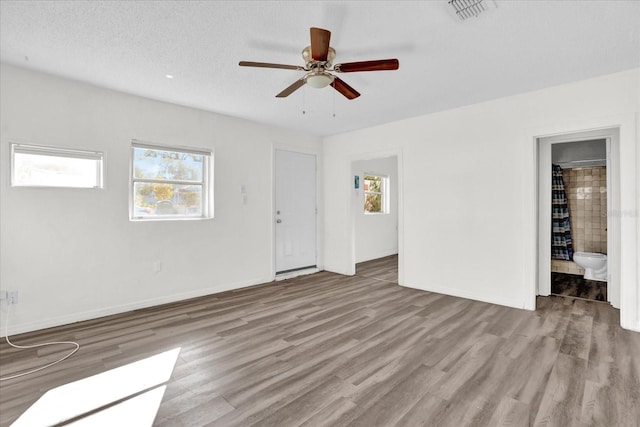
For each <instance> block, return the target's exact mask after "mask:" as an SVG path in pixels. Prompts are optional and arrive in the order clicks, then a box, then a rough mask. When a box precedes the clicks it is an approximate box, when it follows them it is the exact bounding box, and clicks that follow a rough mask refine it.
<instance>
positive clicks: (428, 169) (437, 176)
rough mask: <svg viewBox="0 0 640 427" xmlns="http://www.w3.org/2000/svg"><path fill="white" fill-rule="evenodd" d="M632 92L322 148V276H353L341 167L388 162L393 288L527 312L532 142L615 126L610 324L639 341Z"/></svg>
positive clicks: (437, 122)
mask: <svg viewBox="0 0 640 427" xmlns="http://www.w3.org/2000/svg"><path fill="white" fill-rule="evenodd" d="M639 87H640V70H639V69H635V70H630V71H626V72H622V73H616V74H611V75H607V76H602V77H599V78H595V79H590V80H585V81H580V82H574V83H570V84H565V85H561V86H557V87H552V88H548V89H544V90H540V91H535V92H530V93H525V94H521V95H517V96H512V97H508V98H502V99H498V100H494V101H490V102H485V103H482V104H476V105H471V106H467V107H463V108H458V109H454V110H449V111H445V112H441V113H436V114H430V115H425V116H420V117H416V118H412V119H407V120H403V121H398V122H394V123H389V124H385V125H381V126H377V127H374V128H369V129H364V130H361V131H356V132H351V133H347V134H342V135H336V136H332V137H329V138H326V139H325V141H324V145H323V149H324V161H325V171H324V177H325V189H326V190H325V199H324V203H325V259H324V261H325V268H326V269H327V270H330V271H335V272H339V273H343V274H352V267H351V265H350V263H351V259H352V250H353V248H352V247H351V246H350V245H351V244H352V243H351V242H345V241H344V239H342V238H341V236H345V235H347V236H348V235H350V233H351V228H352V222H351V221H350V217H349V215H348V211H349V209H348V207H349V203H350V190H349V188H348V186H349V183H350V182H351V181H350V179H349V175H350V159H353V158H358V157H359V156H364V155H367V154H368V153H372V152H377V151H384V150H395V151H398V152H401V153H402V159H403V161H402V168H401V172H400V173H401V174H402V176H401V177H400V180H401V181H402V183H403V185H402V187H403V194H402V201H401V215H402V216H401V217H400V218H399V222H400V224H401V228H400V233H401V235H400V242H401V247H400V253H401V254H402V257H403V262H402V263H401V264H400V268H401V270H403V271H401V275H400V276H401V280H400V283H401V284H403V285H405V286H410V287H414V288H419V289H424V290H430V291H435V292H442V293H447V294H451V295H458V296H462V297H467V298H472V299H476V300H484V301H489V302H493V303H497V304H503V305H507V306H512V307H518V308H527V309H533V308H534V306H535V298H534V293H535V291H534V289H535V288H536V283H535V277H536V268H535V267H536V249H535V248H536V244H537V243H536V242H537V237H538V234H537V221H536V206H535V200H536V196H535V195H536V185H537V184H536V167H535V165H536V158H535V139H536V137H539V136H544V135H545V132H546V134H550V133H552V131H556V130H558V131H559V132H561V130H559V129H565V130H564V132H576V131H577V130H579V129H583V130H587V129H593V128H598V127H612V126H620V135H621V137H620V153H621V165H620V174H621V176H620V177H621V208H622V210H623V211H624V215H623V216H624V217H623V218H622V220H621V238H622V242H621V254H622V256H621V258H622V259H621V264H622V265H621V268H622V275H621V284H622V286H621V298H622V301H623V305H622V307H621V317H622V324H623V326H624V327H626V328H630V329H636V330H640V318H639V317H640V309H639V306H640V295H639V294H640V292H638V268H639V267H638V251H637V248H638V232H637V228H638V216H639V214H638V206H640V200H639V198H640V194H639V193H638V189H639V188H640V185H639V184H638V176H639V175H638V171H640V156H639V155H638V154H637V150H636V147H637V145H638V135H637V127H638V125H637V124H636V121H637V120H638V119H637V116H636V115H637V113H638V112H639V111H640V96H639V93H640V90H639ZM607 118H610V119H607ZM620 118H623V119H620ZM425 182H428V183H430V184H431V185H424V183H425ZM329 189H331V191H329ZM625 298H627V302H626V303H625Z"/></svg>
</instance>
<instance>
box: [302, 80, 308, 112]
mask: <svg viewBox="0 0 640 427" xmlns="http://www.w3.org/2000/svg"><path fill="white" fill-rule="evenodd" d="M306 93H307V88H305V87H304V86H303V87H302V114H307V111H306V107H305V106H306V103H305V99H306V96H305V95H306Z"/></svg>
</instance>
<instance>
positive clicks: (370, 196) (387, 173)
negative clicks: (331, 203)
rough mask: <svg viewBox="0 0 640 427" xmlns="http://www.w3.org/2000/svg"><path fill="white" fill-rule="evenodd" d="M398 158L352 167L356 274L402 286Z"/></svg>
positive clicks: (377, 160) (382, 159)
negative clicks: (399, 281) (399, 270)
mask: <svg viewBox="0 0 640 427" xmlns="http://www.w3.org/2000/svg"><path fill="white" fill-rule="evenodd" d="M398 164H399V163H398V156H397V155H393V156H387V157H379V158H372V159H366V160H354V161H353V162H352V163H351V176H352V179H353V183H352V190H351V191H352V195H351V212H352V221H353V234H354V236H353V239H354V242H353V243H354V245H353V248H354V256H353V258H354V263H355V274H356V275H358V276H365V277H369V278H374V279H378V280H385V281H390V282H394V283H398V252H399V251H398V248H399V244H398V242H399V232H398V230H399V227H398V224H399V180H398V175H399V174H398Z"/></svg>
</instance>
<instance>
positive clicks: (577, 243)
mask: <svg viewBox="0 0 640 427" xmlns="http://www.w3.org/2000/svg"><path fill="white" fill-rule="evenodd" d="M617 141H618V129H603V130H598V131H590V132H581V133H575V134H569V135H558V136H552V137H545V138H539V139H538V161H539V165H538V170H539V171H538V193H539V194H538V207H539V212H538V224H539V236H540V237H539V239H540V241H539V254H538V268H539V272H538V278H539V289H538V290H539V295H549V294H553V295H560V296H569V297H575V298H584V299H590V300H596V301H605V302H610V303H612V305H614V306H615V307H619V295H620V286H619V283H618V281H617V280H618V277H619V276H618V275H617V267H618V266H619V259H618V256H617V253H616V242H617V238H616V236H617V235H616V234H615V230H616V227H617V225H616V224H614V223H612V221H611V218H610V216H609V215H608V212H611V206H612V202H613V200H614V199H615V197H616V188H614V187H615V186H616V185H617V180H616V178H615V177H616V174H615V172H616V163H615V161H613V158H612V157H613V156H611V153H612V150H613V149H617V143H618V142H617ZM563 218H564V220H563ZM545 235H546V236H545Z"/></svg>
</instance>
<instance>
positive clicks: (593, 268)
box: [573, 252, 607, 282]
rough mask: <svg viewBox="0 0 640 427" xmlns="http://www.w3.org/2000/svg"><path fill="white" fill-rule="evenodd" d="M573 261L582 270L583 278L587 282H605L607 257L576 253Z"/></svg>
mask: <svg viewBox="0 0 640 427" xmlns="http://www.w3.org/2000/svg"><path fill="white" fill-rule="evenodd" d="M573 261H574V262H575V263H576V264H578V265H579V266H580V267H582V268H584V278H585V279H588V280H599V281H600V282H606V281H607V256H606V255H605V254H597V253H593V252H576V253H574V254H573Z"/></svg>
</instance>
